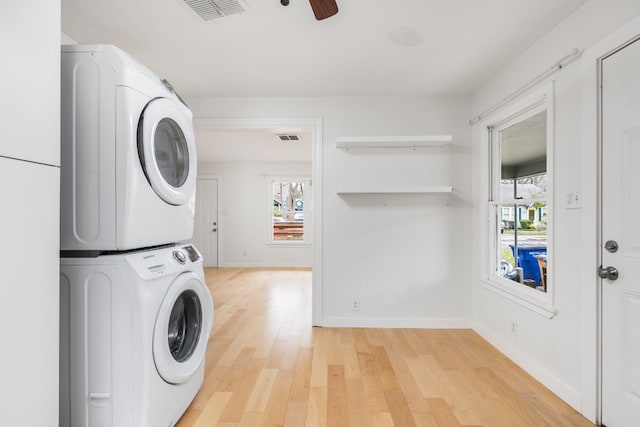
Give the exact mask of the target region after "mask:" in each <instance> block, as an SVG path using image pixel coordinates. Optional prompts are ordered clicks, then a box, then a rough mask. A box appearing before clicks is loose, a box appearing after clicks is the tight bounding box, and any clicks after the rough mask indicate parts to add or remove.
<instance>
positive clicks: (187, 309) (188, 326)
mask: <svg viewBox="0 0 640 427" xmlns="http://www.w3.org/2000/svg"><path fill="white" fill-rule="evenodd" d="M212 324H213V303H212V301H211V294H210V293H209V290H208V289H207V287H206V286H205V285H204V283H202V281H201V280H200V278H199V277H198V276H197V275H196V274H195V273H192V272H187V273H182V274H180V275H179V276H178V277H176V279H175V280H174V281H173V283H172V284H171V286H170V287H169V289H168V290H167V293H166V294H165V296H164V299H163V301H162V304H161V305H160V309H159V311H158V316H157V318H156V324H155V327H154V331H153V360H154V362H155V365H156V369H157V370H158V373H159V374H160V376H161V377H162V378H163V379H164V380H165V381H166V382H168V383H170V384H181V383H183V382H185V381H187V380H188V379H189V378H191V376H193V374H194V373H195V372H196V370H197V369H198V367H199V366H200V364H201V363H203V361H204V354H205V350H206V347H207V341H208V337H209V333H210V332H211V326H212Z"/></svg>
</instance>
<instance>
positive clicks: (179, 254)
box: [173, 249, 187, 264]
mask: <svg viewBox="0 0 640 427" xmlns="http://www.w3.org/2000/svg"><path fill="white" fill-rule="evenodd" d="M173 258H174V259H175V260H176V261H178V262H179V263H180V264H184V263H185V262H187V256H186V255H185V254H184V252H183V251H182V250H180V249H177V250H175V251H173Z"/></svg>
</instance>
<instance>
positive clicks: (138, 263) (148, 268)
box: [125, 245, 202, 280]
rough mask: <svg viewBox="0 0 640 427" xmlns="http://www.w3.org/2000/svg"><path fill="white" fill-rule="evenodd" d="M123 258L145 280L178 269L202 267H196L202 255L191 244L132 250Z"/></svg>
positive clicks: (174, 272) (200, 261)
mask: <svg viewBox="0 0 640 427" xmlns="http://www.w3.org/2000/svg"><path fill="white" fill-rule="evenodd" d="M125 258H126V259H127V261H128V263H129V265H130V266H131V267H132V268H133V269H134V270H135V271H136V272H137V273H138V275H139V276H140V277H141V278H143V279H145V280H150V279H154V278H157V277H162V276H167V275H170V274H176V273H177V272H180V271H187V270H189V271H190V270H192V269H194V268H195V270H194V271H199V270H200V269H201V268H202V267H199V268H198V264H201V263H202V256H201V255H200V253H199V252H198V250H197V249H196V248H195V247H194V246H192V245H185V246H174V247H171V248H162V249H156V250H149V251H140V252H134V253H131V254H127V255H125Z"/></svg>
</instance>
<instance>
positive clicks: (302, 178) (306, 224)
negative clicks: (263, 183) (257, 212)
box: [267, 175, 313, 248]
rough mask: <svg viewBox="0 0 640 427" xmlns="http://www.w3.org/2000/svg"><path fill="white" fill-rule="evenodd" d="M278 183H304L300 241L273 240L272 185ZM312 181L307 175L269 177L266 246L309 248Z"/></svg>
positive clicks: (311, 232)
mask: <svg viewBox="0 0 640 427" xmlns="http://www.w3.org/2000/svg"><path fill="white" fill-rule="evenodd" d="M278 182H302V183H304V186H305V189H304V198H303V204H304V205H303V209H302V212H303V214H304V221H303V222H302V226H303V233H302V240H275V239H274V238H273V184H275V183H278ZM311 186H312V180H311V177H310V176H309V175H286V176H271V177H269V179H268V182H267V196H268V202H267V207H268V211H267V219H268V222H267V223H268V228H267V230H268V235H267V245H268V246H275V247H289V248H291V247H309V246H311V245H312V241H313V227H312V225H311V224H312V215H313V207H312V204H313V198H312V193H311Z"/></svg>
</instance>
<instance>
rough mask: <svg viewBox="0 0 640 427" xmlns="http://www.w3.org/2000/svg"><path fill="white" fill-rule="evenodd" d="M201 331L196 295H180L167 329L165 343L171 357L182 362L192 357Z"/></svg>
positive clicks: (184, 293) (198, 303)
mask: <svg viewBox="0 0 640 427" xmlns="http://www.w3.org/2000/svg"><path fill="white" fill-rule="evenodd" d="M201 329H202V306H201V305H200V299H198V295H197V294H196V293H195V292H193V291H192V290H188V291H185V292H183V293H181V294H180V296H179V297H178V298H177V299H176V302H175V303H174V304H173V308H172V309H171V314H170V315H169V327H168V328H167V343H168V345H169V351H170V352H171V356H173V358H174V359H175V360H176V361H177V362H180V363H182V362H184V361H186V360H188V359H189V358H190V357H191V356H192V355H193V352H194V350H195V349H196V346H197V344H198V340H199V339H200V330H201Z"/></svg>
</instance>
